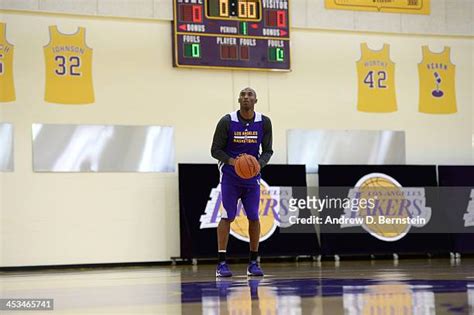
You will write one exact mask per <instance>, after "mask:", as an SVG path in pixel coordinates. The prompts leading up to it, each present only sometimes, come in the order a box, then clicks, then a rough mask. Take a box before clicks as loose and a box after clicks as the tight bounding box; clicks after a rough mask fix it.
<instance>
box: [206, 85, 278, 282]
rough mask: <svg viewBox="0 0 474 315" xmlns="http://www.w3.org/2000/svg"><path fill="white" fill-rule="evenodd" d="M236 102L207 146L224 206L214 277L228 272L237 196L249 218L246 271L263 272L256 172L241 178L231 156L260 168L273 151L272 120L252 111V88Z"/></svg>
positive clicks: (226, 275)
mask: <svg viewBox="0 0 474 315" xmlns="http://www.w3.org/2000/svg"><path fill="white" fill-rule="evenodd" d="M239 103H240V110H238V111H235V112H232V113H230V114H227V115H225V116H224V117H222V118H221V120H220V121H219V123H218V124H217V127H216V131H215V132H214V138H213V141H212V147H211V154H212V157H214V158H215V159H217V160H218V161H219V163H218V164H219V170H220V173H221V182H220V184H221V193H222V204H223V207H224V211H223V213H222V215H221V220H220V222H219V225H218V226H217V242H218V258H219V263H218V265H217V270H216V276H217V277H231V276H232V272H231V271H230V269H229V266H228V265H227V263H226V249H227V241H228V239H229V231H230V224H231V223H232V221H233V220H234V219H235V216H236V212H237V202H238V200H239V199H240V200H241V202H242V205H243V207H244V209H245V213H246V215H247V219H248V221H249V236H250V255H249V256H250V257H249V265H248V268H247V275H249V276H263V271H262V269H260V266H259V265H258V263H257V257H258V243H259V240H260V221H259V217H258V209H259V205H260V174H258V175H256V176H255V177H253V178H250V179H242V178H240V177H239V176H238V175H237V174H236V173H235V170H234V165H235V159H236V158H237V157H238V156H239V155H240V154H244V153H246V154H249V155H253V156H254V157H255V158H256V159H257V160H258V162H259V164H260V168H263V167H264V166H265V165H266V164H267V163H268V161H269V160H270V157H271V156H272V154H273V150H272V123H271V121H270V118H268V117H266V116H264V115H262V114H261V113H258V112H255V111H254V107H255V103H257V94H256V93H255V91H254V90H253V89H252V88H245V89H243V90H242V91H241V92H240V95H239ZM260 147H261V148H262V150H261V152H260Z"/></svg>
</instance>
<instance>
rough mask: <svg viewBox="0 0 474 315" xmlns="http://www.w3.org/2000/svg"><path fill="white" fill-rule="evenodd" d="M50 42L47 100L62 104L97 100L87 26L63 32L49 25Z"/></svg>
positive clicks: (45, 50) (46, 48) (47, 54)
mask: <svg viewBox="0 0 474 315" xmlns="http://www.w3.org/2000/svg"><path fill="white" fill-rule="evenodd" d="M49 34H50V42H49V44H48V45H47V46H45V47H44V57H45V64H46V88H45V101H47V102H50V103H59V104H90V103H93V102H94V88H93V84H92V49H91V48H89V47H87V45H86V42H85V29H84V28H83V27H79V28H78V30H77V32H76V33H74V34H63V33H60V32H59V31H58V28H57V26H56V25H53V26H50V27H49Z"/></svg>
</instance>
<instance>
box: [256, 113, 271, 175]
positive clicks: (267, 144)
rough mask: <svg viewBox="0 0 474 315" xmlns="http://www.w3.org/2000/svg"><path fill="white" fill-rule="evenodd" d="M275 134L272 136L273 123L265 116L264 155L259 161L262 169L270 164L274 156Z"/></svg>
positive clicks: (261, 155)
mask: <svg viewBox="0 0 474 315" xmlns="http://www.w3.org/2000/svg"><path fill="white" fill-rule="evenodd" d="M272 145H273V134H272V121H271V120H270V118H268V117H267V116H263V138H262V154H260V158H259V159H258V163H259V164H260V168H263V167H264V166H265V165H267V164H268V161H270V158H271V157H272V155H273V149H272Z"/></svg>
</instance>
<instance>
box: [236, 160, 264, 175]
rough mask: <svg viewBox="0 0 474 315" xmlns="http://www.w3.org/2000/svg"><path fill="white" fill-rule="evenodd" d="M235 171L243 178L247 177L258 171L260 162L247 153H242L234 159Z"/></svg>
mask: <svg viewBox="0 0 474 315" xmlns="http://www.w3.org/2000/svg"><path fill="white" fill-rule="evenodd" d="M234 168H235V172H236V173H237V175H239V177H241V178H243V179H249V178H252V177H254V176H256V175H257V174H258V173H259V172H260V164H259V163H258V161H257V159H256V158H255V157H254V156H252V155H248V154H242V155H240V156H239V157H237V158H236V160H235V166H234Z"/></svg>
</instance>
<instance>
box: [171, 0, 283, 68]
mask: <svg viewBox="0 0 474 315" xmlns="http://www.w3.org/2000/svg"><path fill="white" fill-rule="evenodd" d="M173 1H174V22H173V46H174V52H173V63H174V66H176V67H192V68H224V69H243V70H281V71H285V70H286V71H288V70H290V27H289V14H288V12H289V11H288V9H289V6H288V0H173Z"/></svg>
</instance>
